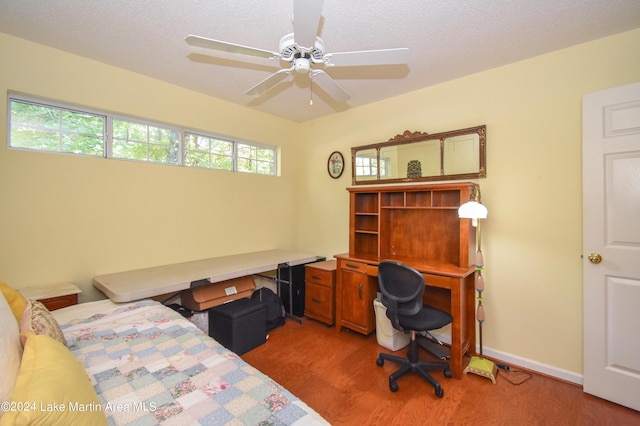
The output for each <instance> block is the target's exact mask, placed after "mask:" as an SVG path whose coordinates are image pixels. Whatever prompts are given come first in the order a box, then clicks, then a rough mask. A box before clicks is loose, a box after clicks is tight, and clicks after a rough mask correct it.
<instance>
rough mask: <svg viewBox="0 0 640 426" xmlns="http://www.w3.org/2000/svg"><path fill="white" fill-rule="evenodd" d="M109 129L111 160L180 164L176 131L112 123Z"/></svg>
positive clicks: (141, 125) (178, 132) (119, 122)
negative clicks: (111, 132) (110, 133)
mask: <svg viewBox="0 0 640 426" xmlns="http://www.w3.org/2000/svg"><path fill="white" fill-rule="evenodd" d="M111 128H112V129H113V137H112V138H113V139H112V145H111V149H112V156H113V158H124V159H127V160H138V161H149V162H152V163H163V164H180V131H178V130H172V129H168V128H163V127H156V126H152V125H149V124H145V123H136V122H132V121H124V120H116V119H114V120H113V121H112V125H111Z"/></svg>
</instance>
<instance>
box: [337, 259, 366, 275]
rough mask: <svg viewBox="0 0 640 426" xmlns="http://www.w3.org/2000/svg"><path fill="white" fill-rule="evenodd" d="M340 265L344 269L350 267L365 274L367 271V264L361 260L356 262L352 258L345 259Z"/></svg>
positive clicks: (349, 268) (351, 269)
mask: <svg viewBox="0 0 640 426" xmlns="http://www.w3.org/2000/svg"><path fill="white" fill-rule="evenodd" d="M340 266H341V268H342V269H348V270H350V271H354V272H361V273H363V274H365V273H366V272H367V264H366V263H361V262H354V261H352V260H345V261H342V262H340Z"/></svg>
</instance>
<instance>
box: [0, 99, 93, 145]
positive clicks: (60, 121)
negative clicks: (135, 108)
mask: <svg viewBox="0 0 640 426" xmlns="http://www.w3.org/2000/svg"><path fill="white" fill-rule="evenodd" d="M10 114H11V115H10V118H9V119H10V122H11V133H10V136H9V138H10V141H11V145H10V146H12V147H15V148H25V149H33V150H38V151H53V152H68V153H73V154H82V155H91V156H103V155H104V146H105V144H104V141H105V137H104V136H105V117H104V116H100V115H95V114H90V113H87V112H80V111H74V110H71V109H66V108H59V107H55V106H50V105H42V104H38V103H33V102H25V101H18V100H13V99H12V100H11V107H10Z"/></svg>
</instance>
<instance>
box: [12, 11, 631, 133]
mask: <svg viewBox="0 0 640 426" xmlns="http://www.w3.org/2000/svg"><path fill="white" fill-rule="evenodd" d="M292 10H293V0H241V1H240V0H227V1H224V0H219V1H214V0H209V1H205V0H187V1H181V0H153V1H148V0H147V1H145V0H103V1H98V0H0V32H4V33H7V34H11V35H14V36H17V37H21V38H24V39H27V40H31V41H34V42H37V43H41V44H45V45H48V46H51V47H54V48H57V49H61V50H64V51H68V52H71V53H75V54H78V55H81V56H85V57H87V58H92V59H95V60H97V61H100V62H104V63H107V64H111V65H114V66H117V67H120V68H124V69H127V70H131V71H134V72H137V73H140V74H144V75H148V76H150V77H154V78H157V79H159V80H164V81H167V82H170V83H173V84H176V85H178V86H182V87H185V88H188V89H192V90H195V91H197V92H201V93H204V94H207V95H211V96H215V97H217V98H220V99H224V100H227V101H229V102H233V103H236V104H239V105H245V106H248V107H251V108H254V109H256V110H260V111H264V112H266V113H270V114H274V115H277V116H281V117H285V118H287V119H290V120H294V121H297V122H301V121H306V120H309V119H313V118H316V117H321V116H325V115H328V114H332V113H334V112H339V111H344V110H346V109H349V108H353V107H356V106H360V105H364V104H368V103H372V102H376V101H379V100H382V99H385V98H389V97H393V96H397V95H400V94H403V93H407V92H410V91H413V90H417V89H420V88H423V87H427V86H430V85H434V84H437V83H441V82H444V81H448V80H451V79H455V78H459V77H462V76H465V75H469V74H473V73H477V72H479V71H482V70H486V69H490V68H494V67H497V66H501V65H504V64H508V63H512V62H516V61H519V60H523V59H526V58H530V57H533V56H537V55H540V54H544V53H547V52H552V51H554V50H558V49H561V48H564V47H568V46H572V45H575V44H579V43H583V42H586V41H590V40H594V39H597V38H601V37H605V36H608V35H612V34H616V33H620V32H624V31H627V30H631V29H634V28H638V27H640V0H510V1H509V0H502V1H501V0H493V1H491V0H464V1H463V0H359V1H358V0H325V1H324V6H323V9H322V10H323V12H322V18H321V21H320V27H319V36H320V37H321V38H322V39H323V40H324V43H325V53H332V52H344V51H357V50H372V49H386V48H397V47H408V48H409V49H410V55H409V63H408V64H407V65H387V66H368V67H342V68H338V67H332V68H326V70H327V72H328V73H329V74H330V75H331V76H332V77H334V79H335V80H336V81H338V82H339V84H340V85H341V86H342V87H343V88H344V89H345V90H346V91H347V92H349V93H350V94H351V99H349V100H348V101H347V102H345V103H336V102H334V101H333V100H331V99H330V98H329V97H328V96H327V95H326V94H325V93H324V92H322V91H321V90H320V89H318V88H316V87H314V90H313V99H314V103H313V106H310V105H309V96H310V89H309V78H308V76H307V75H296V76H295V77H294V78H290V79H289V80H286V81H285V82H283V83H281V84H280V85H278V86H277V87H275V88H274V89H272V90H271V91H270V92H268V93H266V94H265V95H263V96H261V97H259V98H252V97H249V96H247V95H245V94H244V92H245V91H246V90H248V89H249V88H251V87H253V86H254V85H255V84H257V83H258V82H259V81H261V80H263V79H264V78H266V77H267V76H269V75H270V74H271V73H273V72H275V71H277V70H278V69H279V68H280V63H279V62H277V61H270V60H268V59H260V58H251V57H247V56H234V54H230V53H218V54H213V55H209V56H205V55H202V54H201V52H202V51H195V50H194V49H193V48H190V47H189V46H188V45H187V44H186V43H185V41H184V38H185V37H186V36H187V35H188V34H194V35H199V36H203V37H207V38H213V39H218V40H223V41H228V42H231V43H236V44H241V45H245V46H251V47H257V48H261V49H265V50H272V51H276V52H277V51H278V42H279V40H280V38H281V37H282V36H284V35H285V34H288V33H291V32H292V31H293V27H292V22H291V16H292ZM108 83H109V84H117V82H112V81H110V82H108Z"/></svg>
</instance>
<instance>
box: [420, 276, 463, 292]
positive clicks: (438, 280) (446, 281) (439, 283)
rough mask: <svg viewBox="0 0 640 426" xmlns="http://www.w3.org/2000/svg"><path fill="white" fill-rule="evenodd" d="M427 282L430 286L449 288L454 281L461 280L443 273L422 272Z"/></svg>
mask: <svg viewBox="0 0 640 426" xmlns="http://www.w3.org/2000/svg"><path fill="white" fill-rule="evenodd" d="M422 276H423V277H424V281H425V283H426V284H427V285H428V286H430V287H439V288H448V289H450V288H451V286H452V282H454V283H458V285H459V280H455V279H452V278H451V277H445V276H443V275H434V274H422Z"/></svg>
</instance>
